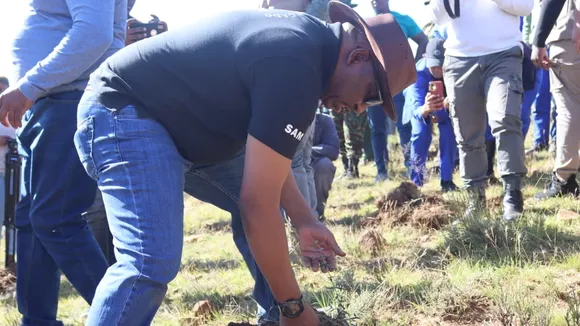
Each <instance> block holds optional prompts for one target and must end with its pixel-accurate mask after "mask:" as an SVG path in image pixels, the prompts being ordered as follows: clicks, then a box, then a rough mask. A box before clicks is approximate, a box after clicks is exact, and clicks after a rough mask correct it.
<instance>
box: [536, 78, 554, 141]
mask: <svg viewBox="0 0 580 326" xmlns="http://www.w3.org/2000/svg"><path fill="white" fill-rule="evenodd" d="M536 79H537V81H538V82H539V86H538V95H537V96H536V105H534V108H533V110H532V118H533V120H534V145H545V146H547V145H548V144H549V143H550V110H551V102H552V93H550V73H549V72H548V71H547V70H544V69H538V74H537V78H536Z"/></svg>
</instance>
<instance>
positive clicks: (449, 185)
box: [441, 180, 457, 193]
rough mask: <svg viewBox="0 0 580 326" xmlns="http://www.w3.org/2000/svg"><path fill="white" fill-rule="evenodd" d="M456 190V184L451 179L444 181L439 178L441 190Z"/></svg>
mask: <svg viewBox="0 0 580 326" xmlns="http://www.w3.org/2000/svg"><path fill="white" fill-rule="evenodd" d="M456 190H457V186H456V185H455V183H453V181H444V180H441V191H442V192H444V193H446V192H451V191H456Z"/></svg>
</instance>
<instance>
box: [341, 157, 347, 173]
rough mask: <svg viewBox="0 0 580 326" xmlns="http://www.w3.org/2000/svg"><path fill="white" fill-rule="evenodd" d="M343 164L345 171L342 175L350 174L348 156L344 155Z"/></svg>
mask: <svg viewBox="0 0 580 326" xmlns="http://www.w3.org/2000/svg"><path fill="white" fill-rule="evenodd" d="M342 166H343V167H344V172H342V175H341V177H346V176H347V175H348V158H346V157H345V156H343V157H342Z"/></svg>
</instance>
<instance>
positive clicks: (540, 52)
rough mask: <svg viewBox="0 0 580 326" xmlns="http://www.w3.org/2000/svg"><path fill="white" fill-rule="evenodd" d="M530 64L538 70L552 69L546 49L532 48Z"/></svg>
mask: <svg viewBox="0 0 580 326" xmlns="http://www.w3.org/2000/svg"><path fill="white" fill-rule="evenodd" d="M531 59H532V62H533V63H534V65H535V66H536V67H538V68H542V69H546V70H548V69H550V68H551V67H552V61H551V60H550V58H549V57H548V51H546V48H538V47H536V46H534V47H533V48H532V57H531Z"/></svg>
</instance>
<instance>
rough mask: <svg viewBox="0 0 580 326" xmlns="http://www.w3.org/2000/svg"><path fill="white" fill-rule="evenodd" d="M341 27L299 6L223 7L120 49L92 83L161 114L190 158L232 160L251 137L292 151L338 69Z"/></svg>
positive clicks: (106, 95) (104, 98) (102, 95)
mask: <svg viewBox="0 0 580 326" xmlns="http://www.w3.org/2000/svg"><path fill="white" fill-rule="evenodd" d="M340 30H341V29H340V24H327V23H325V22H322V21H320V20H318V19H316V18H314V17H312V16H310V15H306V14H302V13H296V12H288V11H278V10H251V11H237V12H229V13H224V14H220V15H217V16H214V17H212V18H209V19H206V20H204V21H198V22H197V23H196V24H194V25H192V26H189V27H186V28H181V29H179V30H172V31H168V32H166V33H163V34H160V35H158V36H155V37H152V38H149V39H145V40H143V41H140V42H137V43H135V44H133V45H131V46H128V47H126V48H124V49H122V50H120V51H119V52H117V53H116V54H114V55H113V56H111V57H110V58H109V59H108V60H106V61H105V62H104V63H103V64H102V65H101V67H99V69H97V70H96V71H95V72H94V73H93V74H92V76H91V80H90V85H91V88H92V90H93V92H94V93H95V94H96V95H97V96H98V99H99V101H100V102H101V103H102V104H104V105H105V106H107V107H109V108H111V109H121V108H123V107H125V106H127V105H130V104H131V105H134V106H135V107H136V108H137V110H138V111H139V112H142V113H143V114H145V115H147V116H150V117H153V118H154V119H157V120H158V121H160V122H161V124H163V125H164V127H165V128H166V129H167V131H168V132H169V134H170V135H171V137H172V138H173V141H174V142H175V144H176V146H177V148H178V149H179V151H180V153H181V154H182V155H183V156H184V157H185V158H186V159H187V160H189V161H190V162H192V163H199V164H207V163H216V162H220V161H223V160H227V159H228V158H230V157H232V156H234V155H235V154H237V153H238V152H239V151H240V150H241V149H242V148H243V146H244V145H245V142H246V139H247V135H248V134H250V135H252V136H253V137H255V138H257V139H258V140H259V141H261V142H263V143H265V144H266V145H267V146H269V147H271V148H272V149H273V150H275V151H276V152H278V153H280V154H281V155H284V156H285V157H287V158H292V156H293V155H294V153H295V151H296V147H297V146H298V143H299V142H300V140H301V139H302V138H303V136H304V133H305V131H306V129H307V128H308V126H309V125H310V122H312V119H313V118H314V114H315V111H316V107H317V104H318V100H319V97H320V96H321V94H322V93H323V91H324V90H325V88H326V87H327V84H328V82H329V80H330V77H331V76H332V75H333V73H334V69H335V67H336V64H337V60H338V52H339V48H340Z"/></svg>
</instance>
